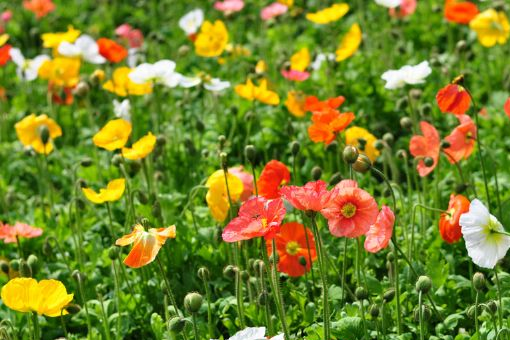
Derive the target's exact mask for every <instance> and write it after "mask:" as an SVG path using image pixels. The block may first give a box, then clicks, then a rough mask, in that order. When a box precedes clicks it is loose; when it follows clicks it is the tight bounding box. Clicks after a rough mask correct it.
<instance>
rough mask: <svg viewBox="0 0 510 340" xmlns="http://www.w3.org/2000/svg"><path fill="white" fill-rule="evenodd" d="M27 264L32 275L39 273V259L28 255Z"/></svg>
mask: <svg viewBox="0 0 510 340" xmlns="http://www.w3.org/2000/svg"><path fill="white" fill-rule="evenodd" d="M27 264H28V266H29V267H30V270H31V271H32V274H37V272H38V271H39V259H38V258H37V256H35V255H34V254H30V255H29V256H28V258H27Z"/></svg>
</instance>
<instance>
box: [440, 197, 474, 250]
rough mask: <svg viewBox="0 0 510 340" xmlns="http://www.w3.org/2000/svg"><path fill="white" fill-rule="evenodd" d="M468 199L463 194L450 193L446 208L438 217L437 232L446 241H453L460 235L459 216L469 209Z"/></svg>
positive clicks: (458, 238)
mask: <svg viewBox="0 0 510 340" xmlns="http://www.w3.org/2000/svg"><path fill="white" fill-rule="evenodd" d="M469 204H470V202H469V200H468V199H467V198H466V197H465V196H463V195H454V194H452V195H450V202H449V203H448V210H446V212H444V213H442V214H441V217H440V218H439V233H440V234H441V238H442V239H443V240H444V241H445V242H447V243H454V242H457V241H458V240H460V238H461V237H462V231H461V227H460V225H459V220H460V216H461V215H462V214H464V213H466V212H468V211H469Z"/></svg>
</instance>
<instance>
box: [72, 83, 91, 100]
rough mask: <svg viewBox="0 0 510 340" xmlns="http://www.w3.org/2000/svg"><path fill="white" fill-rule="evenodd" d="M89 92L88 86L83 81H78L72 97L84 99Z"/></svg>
mask: <svg viewBox="0 0 510 340" xmlns="http://www.w3.org/2000/svg"><path fill="white" fill-rule="evenodd" d="M89 92H90V87H89V84H87V83H86V82H84V81H80V82H79V83H78V84H77V85H76V87H75V88H74V89H73V95H75V96H76V97H79V98H82V97H85V96H86V95H87V94H88V93H89Z"/></svg>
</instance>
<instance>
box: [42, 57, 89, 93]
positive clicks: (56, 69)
mask: <svg viewBox="0 0 510 340" xmlns="http://www.w3.org/2000/svg"><path fill="white" fill-rule="evenodd" d="M80 66H81V61H80V59H77V58H63V57H57V58H55V59H52V60H46V61H44V62H43V63H42V64H41V66H40V67H39V70H38V73H39V77H41V79H47V80H48V81H49V82H50V83H51V84H52V85H53V86H57V87H64V88H65V87H67V88H72V87H75V86H76V84H78V82H79V81H80Z"/></svg>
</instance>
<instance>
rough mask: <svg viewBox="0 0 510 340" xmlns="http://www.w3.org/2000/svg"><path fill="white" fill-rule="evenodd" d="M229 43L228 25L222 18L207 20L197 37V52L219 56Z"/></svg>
mask: <svg viewBox="0 0 510 340" xmlns="http://www.w3.org/2000/svg"><path fill="white" fill-rule="evenodd" d="M227 43H228V31H227V27H226V26H225V24H224V23H223V21H221V20H216V21H215V22H214V24H213V23H211V22H210V21H207V20H206V21H205V22H204V23H203V24H202V27H201V28H200V32H199V33H198V35H197V37H196V39H195V53H196V54H197V55H199V56H201V57H217V56H219V55H220V54H222V53H223V51H224V50H225V48H226V47H227Z"/></svg>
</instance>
